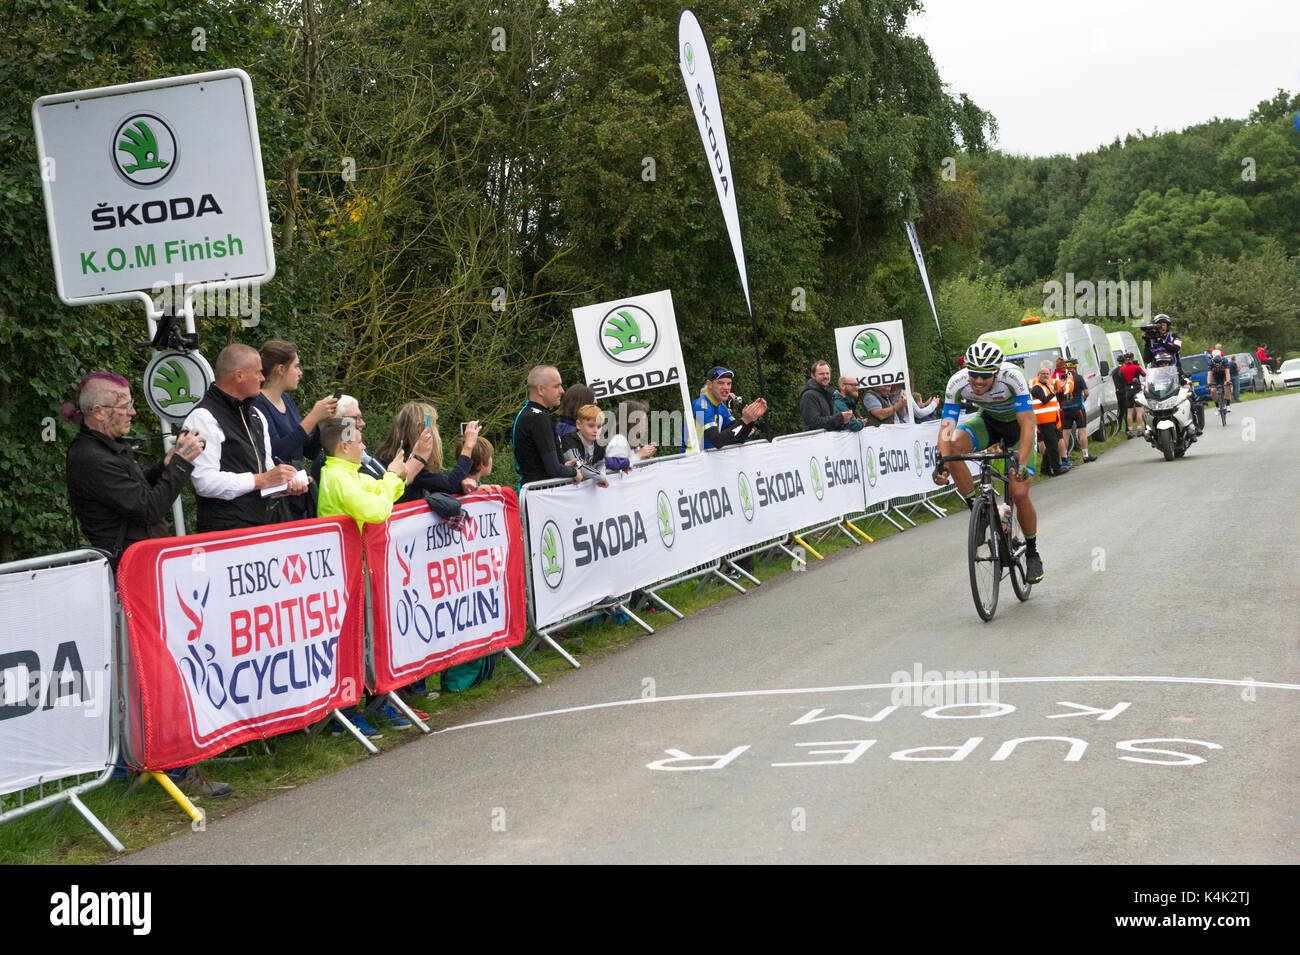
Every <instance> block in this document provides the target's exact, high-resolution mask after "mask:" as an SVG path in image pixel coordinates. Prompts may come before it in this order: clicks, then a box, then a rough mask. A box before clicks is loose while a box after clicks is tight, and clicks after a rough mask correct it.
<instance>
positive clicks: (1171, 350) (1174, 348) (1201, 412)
mask: <svg viewBox="0 0 1300 955" xmlns="http://www.w3.org/2000/svg"><path fill="white" fill-rule="evenodd" d="M1152 324H1153V325H1154V326H1155V327H1154V328H1150V326H1147V327H1146V328H1144V329H1143V330H1142V358H1143V359H1144V360H1145V361H1146V363H1147V364H1148V365H1154V364H1157V362H1156V356H1158V355H1168V356H1170V358H1171V359H1172V361H1171V364H1173V366H1174V367H1175V368H1177V369H1178V379H1179V381H1183V382H1187V381H1189V379H1188V377H1187V376H1186V375H1185V374H1183V362H1182V356H1181V354H1180V353H1181V351H1182V348H1183V340H1182V339H1181V338H1179V337H1178V336H1177V335H1175V334H1174V331H1173V322H1172V321H1171V320H1170V318H1169V316H1168V315H1165V314H1163V313H1161V314H1159V315H1157V316H1156V320H1155V321H1154V322H1153V323H1152ZM1148 329H1150V330H1148ZM1191 399H1192V423H1193V424H1194V425H1196V433H1197V434H1201V433H1203V432H1204V431H1205V409H1204V408H1203V407H1202V406H1201V399H1200V398H1199V397H1197V394H1196V388H1195V386H1192V388H1191Z"/></svg>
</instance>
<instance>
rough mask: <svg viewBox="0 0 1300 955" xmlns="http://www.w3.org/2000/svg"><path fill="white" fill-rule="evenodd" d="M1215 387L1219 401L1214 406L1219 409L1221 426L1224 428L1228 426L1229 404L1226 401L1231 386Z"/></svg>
mask: <svg viewBox="0 0 1300 955" xmlns="http://www.w3.org/2000/svg"><path fill="white" fill-rule="evenodd" d="M1217 387H1218V389H1219V400H1218V401H1217V402H1216V404H1217V405H1218V408H1219V417H1220V418H1221V419H1222V421H1223V426H1224V427H1225V428H1226V427H1227V426H1228V405H1229V403H1230V402H1229V401H1228V389H1229V388H1231V387H1232V385H1231V384H1221V385H1218V386H1217Z"/></svg>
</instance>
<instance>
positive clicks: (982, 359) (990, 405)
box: [935, 342, 1043, 583]
mask: <svg viewBox="0 0 1300 955" xmlns="http://www.w3.org/2000/svg"><path fill="white" fill-rule="evenodd" d="M943 401H944V404H943V421H942V423H941V424H940V425H939V454H941V455H944V456H947V455H950V454H973V453H975V452H977V451H983V450H984V449H985V448H987V447H988V446H989V445H990V444H994V443H1000V444H1001V445H1002V447H1004V448H1006V449H1007V450H1011V449H1012V448H1015V447H1017V446H1018V447H1019V449H1020V468H1019V473H1013V474H1010V475H1008V487H1009V488H1010V492H1011V499H1012V500H1013V501H1014V502H1015V505H1016V514H1017V516H1018V517H1019V518H1020V529H1021V530H1022V531H1024V534H1025V563H1026V565H1027V566H1026V570H1027V574H1026V576H1027V577H1028V578H1029V580H1030V582H1031V583H1038V581H1040V580H1042V579H1043V561H1042V558H1041V557H1039V556H1038V540H1037V537H1036V535H1037V533H1038V514H1037V512H1035V511H1034V505H1033V503H1032V502H1031V501H1030V500H1029V485H1030V483H1031V482H1032V481H1033V479H1034V474H1035V472H1036V471H1037V470H1038V442H1037V439H1036V437H1035V433H1036V431H1037V423H1036V421H1035V418H1034V405H1033V400H1032V399H1031V398H1030V396H1029V384H1028V383H1027V382H1026V381H1025V374H1024V372H1023V371H1021V370H1020V369H1019V368H1018V367H1016V366H1015V365H1013V364H1011V363H1009V362H1008V363H1005V364H1004V363H1003V361H1002V349H1000V348H999V347H998V346H997V345H994V344H993V343H992V342H976V343H975V344H974V345H971V346H970V348H968V349H966V363H965V366H964V367H963V368H962V369H961V370H960V371H959V372H957V374H955V375H953V376H952V377H951V378H950V379H948V387H947V388H945V389H944V399H943ZM963 401H969V402H971V403H973V404H974V405H975V407H976V409H977V410H976V412H975V413H974V414H972V415H968V416H966V417H964V418H961V420H960V421H959V420H958V416H959V414H960V412H961V406H962V402H963ZM948 474H951V475H952V478H953V481H955V482H956V484H957V490H959V491H960V492H961V495H962V497H963V498H965V500H966V506H967V507H974V506H975V498H976V495H975V494H974V493H973V492H974V488H975V481H974V479H973V478H972V477H971V474H970V469H969V468H967V467H966V462H964V461H949V462H947V463H946V464H945V465H943V466H942V467H940V468H937V469H936V470H935V481H936V483H938V484H947V483H948V480H947V475H948Z"/></svg>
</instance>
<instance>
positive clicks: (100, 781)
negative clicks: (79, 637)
mask: <svg viewBox="0 0 1300 955" xmlns="http://www.w3.org/2000/svg"><path fill="white" fill-rule="evenodd" d="M91 561H102V562H103V564H104V572H105V574H107V575H109V592H110V594H111V596H110V598H109V599H110V601H111V606H112V613H113V619H114V621H117V620H118V619H119V617H120V614H121V607H120V604H119V602H118V599H117V592H116V587H114V585H113V581H112V571H111V569H109V566H108V560H107V558H106V557H105V555H104V554H103V552H101V551H97V550H93V549H90V548H85V549H82V550H75V551H67V552H66V553H62V554H53V555H51V556H48V557H33V558H31V559H29V560H17V561H12V562H10V563H7V564H0V574H16V573H24V572H27V571H33V570H45V569H47V568H51V567H66V566H71V565H73V564H80V563H89V562H91ZM113 629H114V634H113V640H112V641H111V643H110V646H111V648H112V650H111V652H112V653H113V655H114V656H116V657H117V660H116V661H110V667H109V681H108V687H107V693H108V699H110V700H113V701H114V705H113V706H112V707H111V709H110V711H109V725H108V738H109V754H108V760H107V764H106V765H105V766H104V769H103V771H102V772H99V773H74V774H71V775H68V776H56V777H53V778H51V779H42V780H41V781H40V782H39V783H37V785H36V786H35V787H30V786H29V787H26V788H24V789H20V790H17V799H16V802H17V806H15V807H14V808H12V809H7V810H6V809H3V801H2V800H3V799H5V798H8V797H9V796H12V795H13V793H10V794H7V795H6V796H4V797H0V810H2V811H0V825H3V824H4V823H6V822H9V821H10V820H12V819H18V818H20V817H22V816H26V815H29V814H31V813H33V812H39V811H41V810H42V809H52V810H53V812H51V813H50V816H51V818H53V817H54V816H55V815H57V814H58V813H60V812H62V811H63V809H65V808H66V807H68V806H71V807H72V808H73V809H75V810H76V811H77V812H78V813H79V814H80V815H81V817H82V818H83V819H85V820H86V822H87V823H89V824H90V827H91V828H92V829H94V830H95V833H96V834H97V835H98V836H99V837H100V838H101V839H103V840H104V842H106V843H107V844H108V845H109V847H110V848H112V849H113V851H114V852H125V851H126V849H125V847H124V846H123V845H122V843H121V842H119V841H118V838H117V837H116V836H115V835H113V833H112V832H111V831H109V828H108V827H107V826H105V825H104V823H103V822H102V821H100V819H99V817H97V816H96V815H95V814H94V813H93V812H91V811H90V809H88V808H87V807H86V804H85V803H83V802H82V801H81V797H82V796H83V795H84V794H86V793H88V792H90V791H91V790H94V789H98V788H99V787H100V786H102V785H104V783H106V782H108V781H109V779H110V778H112V775H113V770H114V769H115V768H116V766H117V759H118V752H119V743H118V740H119V730H120V726H121V718H122V713H121V701H120V700H119V698H118V692H117V689H118V686H123V685H125V684H119V683H117V682H116V680H115V679H114V673H113V669H114V668H113V666H112V663H114V662H117V663H119V665H120V663H121V661H122V659H123V658H124V656H125V651H126V646H125V640H124V638H123V636H122V635H123V633H124V629H122V628H119V627H117V626H116V624H115V625H114V628H113ZM86 776H89V777H90V778H89V779H87V780H83V777H86ZM68 783H71V785H67V784H68ZM47 786H52V787H53V788H54V792H51V793H46V791H45V790H46V787H47ZM65 786H66V788H65ZM31 788H35V789H36V798H35V799H32V800H30V801H29V800H28V799H27V790H28V789H31Z"/></svg>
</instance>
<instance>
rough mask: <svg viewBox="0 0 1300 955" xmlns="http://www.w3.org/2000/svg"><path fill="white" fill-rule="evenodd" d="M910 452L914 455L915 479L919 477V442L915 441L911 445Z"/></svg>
mask: <svg viewBox="0 0 1300 955" xmlns="http://www.w3.org/2000/svg"><path fill="white" fill-rule="evenodd" d="M912 452H913V454H914V455H915V461H916V475H917V477H920V476H921V442H920V441H917V442H916V443H914V444H913V445H912Z"/></svg>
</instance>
